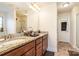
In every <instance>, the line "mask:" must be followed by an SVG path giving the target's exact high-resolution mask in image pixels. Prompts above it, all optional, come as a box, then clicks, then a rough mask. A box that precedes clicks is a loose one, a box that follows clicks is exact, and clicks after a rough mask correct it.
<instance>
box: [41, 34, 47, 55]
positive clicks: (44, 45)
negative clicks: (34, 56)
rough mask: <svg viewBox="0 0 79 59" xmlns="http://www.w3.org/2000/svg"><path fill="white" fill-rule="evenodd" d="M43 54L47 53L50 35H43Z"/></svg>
mask: <svg viewBox="0 0 79 59" xmlns="http://www.w3.org/2000/svg"><path fill="white" fill-rule="evenodd" d="M42 42H43V55H44V54H45V52H46V50H47V47H48V35H45V36H43V41H42Z"/></svg>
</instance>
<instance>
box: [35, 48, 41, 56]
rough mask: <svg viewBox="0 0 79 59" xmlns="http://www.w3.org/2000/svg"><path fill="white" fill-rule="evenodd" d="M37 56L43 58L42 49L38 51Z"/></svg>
mask: <svg viewBox="0 0 79 59" xmlns="http://www.w3.org/2000/svg"><path fill="white" fill-rule="evenodd" d="M36 56H42V48H39V49H37V50H36Z"/></svg>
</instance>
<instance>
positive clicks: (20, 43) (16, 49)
mask: <svg viewBox="0 0 79 59" xmlns="http://www.w3.org/2000/svg"><path fill="white" fill-rule="evenodd" d="M16 41H17V43H15V44H13V45H10V46H8V45H9V44H8V45H7V44H6V45H5V46H4V47H0V49H1V48H3V49H4V50H3V49H2V51H0V55H1V56H42V55H44V54H45V52H46V50H47V47H48V34H47V33H40V35H39V36H37V37H28V36H24V37H21V38H18V39H16ZM14 42H15V41H14ZM6 46H7V47H8V48H7V49H6ZM9 47H10V48H9Z"/></svg>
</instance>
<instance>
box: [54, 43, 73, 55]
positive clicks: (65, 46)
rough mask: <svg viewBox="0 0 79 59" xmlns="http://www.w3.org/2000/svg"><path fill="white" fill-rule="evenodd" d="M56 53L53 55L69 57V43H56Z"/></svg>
mask: <svg viewBox="0 0 79 59" xmlns="http://www.w3.org/2000/svg"><path fill="white" fill-rule="evenodd" d="M57 48H58V52H56V53H55V56H69V53H68V50H69V49H72V47H71V45H70V44H69V43H65V42H58V46H57Z"/></svg>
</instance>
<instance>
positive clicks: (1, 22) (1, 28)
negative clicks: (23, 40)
mask: <svg viewBox="0 0 79 59" xmlns="http://www.w3.org/2000/svg"><path fill="white" fill-rule="evenodd" d="M0 32H3V17H2V16H0Z"/></svg>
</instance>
